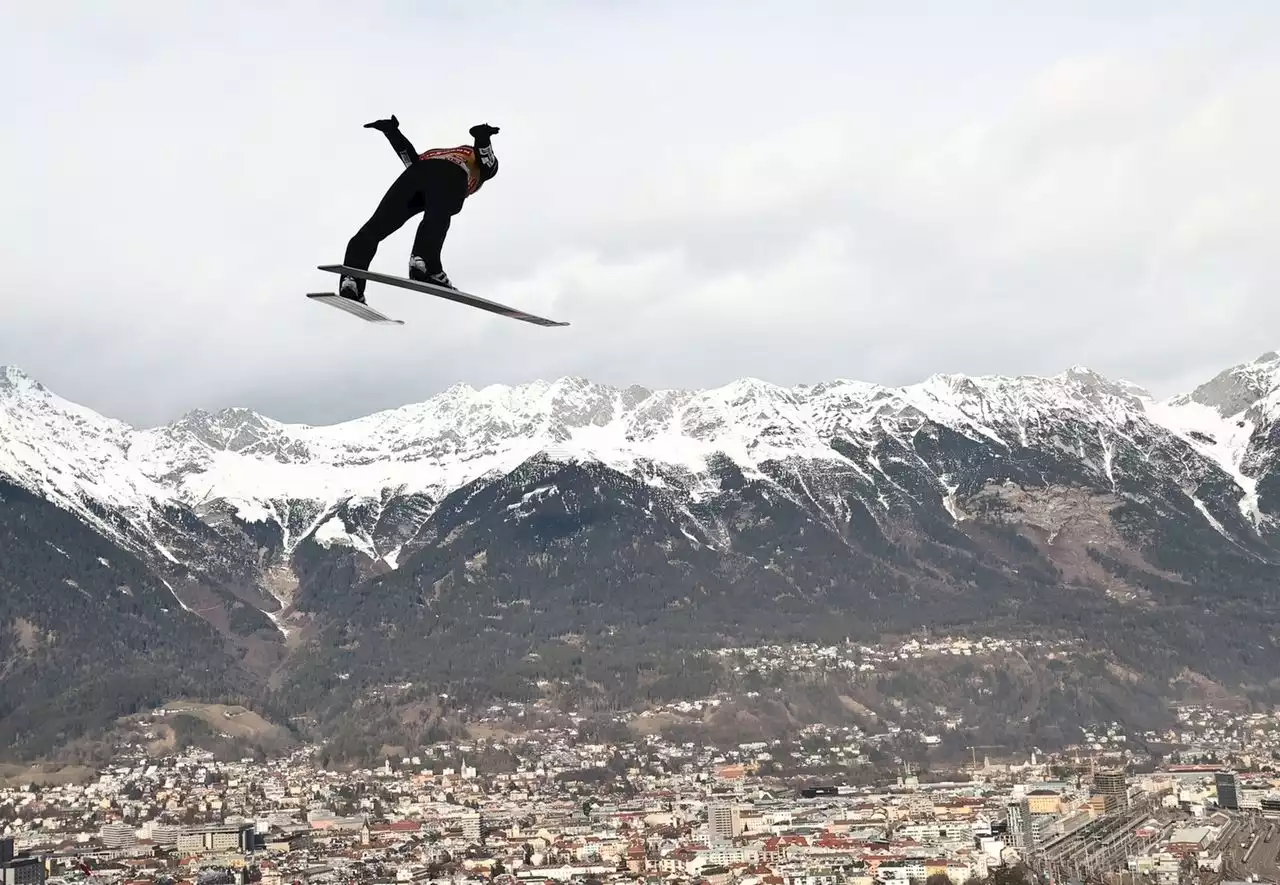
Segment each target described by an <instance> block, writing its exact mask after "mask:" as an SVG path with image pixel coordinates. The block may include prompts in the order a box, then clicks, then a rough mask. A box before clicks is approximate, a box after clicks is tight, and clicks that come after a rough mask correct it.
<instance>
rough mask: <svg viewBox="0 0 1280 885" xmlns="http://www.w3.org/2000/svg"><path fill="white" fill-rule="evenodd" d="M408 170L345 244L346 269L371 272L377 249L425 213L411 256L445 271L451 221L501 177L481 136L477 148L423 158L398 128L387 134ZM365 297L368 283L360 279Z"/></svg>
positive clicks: (433, 270)
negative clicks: (443, 254)
mask: <svg viewBox="0 0 1280 885" xmlns="http://www.w3.org/2000/svg"><path fill="white" fill-rule="evenodd" d="M383 134H385V135H386V136H387V140H388V141H389V142H391V147H392V148H393V149H394V150H395V152H396V155H397V156H399V157H400V159H401V161H402V162H403V163H404V166H405V168H404V171H403V172H401V173H400V175H399V177H398V178H396V180H395V181H393V182H392V183H391V186H390V187H389V188H387V192H386V194H384V195H383V197H382V201H381V202H380V203H378V207H377V208H376V209H374V211H373V215H371V216H370V217H369V220H368V221H366V222H365V223H364V225H363V226H362V227H361V228H360V230H358V231H357V232H356V235H355V236H353V237H352V238H351V241H350V242H349V243H347V251H346V255H345V256H344V258H343V262H342V263H343V264H345V265H347V266H348V267H355V268H359V269H360V270H368V269H369V264H370V262H372V261H373V257H374V255H376V254H377V251H378V245H379V244H380V243H381V242H382V241H383V240H385V239H386V238H387V237H389V236H391V235H392V234H393V233H395V232H396V231H398V230H399V229H400V228H401V227H403V226H404V223H405V222H406V221H408V220H409V219H410V218H412V217H413V216H414V215H417V214H418V213H419V212H421V213H422V221H421V222H419V223H418V232H417V234H416V235H415V236H414V238H413V257H414V258H420V259H422V261H423V263H424V264H425V265H426V269H427V273H431V274H435V273H440V272H441V271H443V270H444V268H443V267H442V266H441V262H440V252H441V250H442V249H443V247H444V239H445V235H446V234H448V232H449V223H450V222H451V221H452V219H453V216H454V215H457V214H458V213H459V212H461V211H462V204H463V202H464V201H465V200H466V199H467V197H469V196H471V195H472V194H474V193H475V192H476V191H478V190H479V189H480V187H481V186H482V185H483V184H484V183H485V182H486V181H488V180H489V179H490V178H493V177H494V176H495V175H497V174H498V158H497V157H496V156H495V155H494V152H493V144H492V143H491V140H490V137H489V136H488V135H481V136H477V137H476V139H475V144H474V145H465V144H464V145H459V146H458V147H449V148H435V149H432V150H429V151H424V152H423V153H421V154H419V153H418V152H417V151H416V150H415V149H414V147H413V145H412V144H411V143H410V142H409V139H408V138H406V137H405V135H404V133H402V132H401V131H400V129H399V127H396V128H393V129H390V130H384V133H383ZM359 282H360V291H361V293H362V294H363V291H364V285H363V283H364V281H363V280H360V281H359Z"/></svg>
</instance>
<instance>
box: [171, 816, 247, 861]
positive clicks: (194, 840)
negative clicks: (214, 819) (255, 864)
mask: <svg viewBox="0 0 1280 885" xmlns="http://www.w3.org/2000/svg"><path fill="white" fill-rule="evenodd" d="M254 842H255V836H254V826H253V824H250V823H245V824H212V825H209V826H203V827H191V828H184V829H183V830H182V831H181V832H180V833H179V834H178V839H177V846H178V851H179V852H180V853H182V854H208V853H212V852H220V851H252V850H253V847H254Z"/></svg>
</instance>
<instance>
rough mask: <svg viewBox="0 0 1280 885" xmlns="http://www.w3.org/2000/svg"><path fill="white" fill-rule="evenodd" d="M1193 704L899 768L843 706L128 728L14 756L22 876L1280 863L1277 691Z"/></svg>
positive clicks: (921, 871)
mask: <svg viewBox="0 0 1280 885" xmlns="http://www.w3.org/2000/svg"><path fill="white" fill-rule="evenodd" d="M172 713H173V711H172V710H166V709H160V710H155V711H152V712H151V713H150V714H147V715H145V716H142V717H139V719H140V722H141V724H142V726H144V727H145V726H146V725H148V724H149V723H157V722H159V721H161V720H163V719H164V717H165V716H167V715H171V714H172ZM224 715H228V716H230V715H233V714H231V713H227V714H224ZM1178 719H1179V726H1178V728H1176V729H1173V730H1171V731H1170V732H1169V733H1167V734H1164V735H1153V736H1148V739H1151V738H1158V739H1161V740H1163V741H1164V742H1165V743H1164V744H1163V746H1169V747H1175V748H1176V749H1175V750H1174V751H1173V752H1170V753H1169V754H1168V755H1166V756H1164V757H1162V758H1156V757H1154V756H1152V755H1151V754H1148V753H1145V752H1142V751H1140V750H1137V749H1134V748H1133V747H1134V746H1136V745H1137V744H1138V741H1136V740H1126V738H1125V736H1124V735H1122V734H1119V733H1117V729H1116V728H1115V727H1109V726H1106V725H1100V726H1098V727H1097V728H1096V729H1094V731H1093V733H1092V737H1093V738H1094V739H1093V740H1092V741H1091V742H1089V743H1088V744H1083V745H1080V746H1076V747H1073V748H1069V749H1068V750H1066V751H1063V752H1057V753H1050V754H1045V753H1039V752H1031V753H1029V754H1026V755H1015V756H1011V755H1009V754H1003V755H999V756H993V755H991V753H990V749H991V748H987V747H978V746H972V747H968V748H967V750H968V753H967V755H968V756H969V757H970V758H969V759H968V760H967V761H966V762H965V763H964V764H962V765H956V766H952V767H951V768H947V767H945V766H939V767H938V768H937V769H936V770H926V769H922V768H921V767H920V766H919V764H918V763H916V764H913V763H911V762H909V761H906V760H902V759H899V760H895V761H896V762H897V764H898V769H899V770H898V773H897V774H896V775H886V776H883V777H878V778H877V777H875V776H874V775H872V776H868V775H870V774H871V772H869V770H868V769H867V763H866V762H865V755H863V754H859V753H858V752H857V751H858V750H859V747H858V746H853V747H852V748H851V747H850V746H849V741H850V740H851V739H850V738H849V736H848V735H847V734H845V733H843V730H841V729H825V728H823V727H821V726H813V727H811V728H809V729H807V734H806V736H805V738H804V740H803V747H802V748H801V747H798V746H795V745H794V744H793V743H792V742H783V741H772V742H770V741H754V742H749V743H742V744H739V745H737V746H731V747H724V748H712V747H705V746H701V745H697V744H693V743H687V742H686V743H680V742H675V741H672V740H669V739H667V738H664V737H662V736H661V735H658V734H653V735H648V736H644V737H640V738H638V739H637V740H635V741H633V742H626V743H601V742H598V741H595V740H592V739H591V736H590V735H588V734H585V733H584V732H583V730H581V729H575V728H572V727H556V728H550V729H543V730H531V731H528V732H525V733H521V734H519V735H498V734H496V733H495V734H494V735H489V736H486V737H484V738H483V739H477V740H473V741H465V742H451V743H440V744H436V745H433V746H429V747H424V748H421V749H420V750H419V751H417V753H416V755H412V756H407V757H405V756H398V757H396V758H386V759H385V760H384V761H383V762H382V763H381V764H379V765H377V766H374V767H369V768H344V769H342V770H333V769H331V768H326V767H325V766H324V765H323V764H322V761H323V758H324V750H323V747H322V746H307V747H303V748H300V749H295V750H292V751H290V752H289V753H288V754H286V755H282V756H279V757H277V758H270V757H264V756H262V755H261V754H259V757H258V758H244V759H239V760H223V759H220V758H217V757H215V755H214V754H213V753H211V752H209V751H207V750H201V749H196V748H193V747H187V748H185V749H181V750H174V751H173V752H170V753H167V754H163V755H157V754H156V753H155V750H154V747H148V746H145V745H144V744H141V743H137V742H131V741H122V743H121V744H120V745H119V746H118V747H117V748H116V757H115V759H114V760H113V763H112V764H111V765H109V766H107V767H103V768H99V769H96V770H91V769H82V770H80V771H79V772H78V773H70V770H64V771H62V772H52V771H46V772H41V773H39V774H37V773H29V774H28V776H27V778H26V780H24V779H23V777H21V776H19V777H16V778H10V779H9V781H8V786H7V787H5V788H3V789H2V790H0V833H2V834H3V836H2V838H3V842H0V850H2V851H3V861H2V866H3V874H4V883H5V885H44V883H71V882H85V881H87V882H94V883H96V882H102V883H108V885H151V883H155V885H184V883H199V885H215V883H235V885H241V883H248V882H261V883H264V885H288V883H308V885H311V883H393V882H394V883H400V882H403V883H437V882H464V881H469V882H482V881H488V882H501V883H513V882H515V881H522V882H529V883H544V882H545V883H550V882H583V883H587V882H590V883H594V885H599V883H608V882H617V883H622V882H641V881H643V882H646V883H658V882H666V883H677V882H679V883H687V885H695V883H697V885H701V883H706V885H840V883H848V885H873V883H882V882H911V883H915V885H920V883H928V885H947V883H948V882H949V883H953V885H966V883H967V885H976V883H978V882H982V883H990V885H1009V883H1022V882H1026V883H1055V885H1056V883H1082V882H1105V883H1109V885H1137V883H1152V885H1182V883H1198V885H1220V883H1224V882H1226V883H1230V882H1244V881H1249V882H1276V881H1278V880H1280V868H1278V867H1277V852H1278V851H1280V712H1277V713H1274V714H1266V713H1253V714H1239V713H1237V714H1231V713H1226V712H1222V711H1217V710H1214V709H1212V708H1208V707H1183V708H1181V709H1179V711H1178ZM871 737H874V736H871ZM784 744H785V745H784ZM851 749H852V750H853V751H854V752H853V754H852V755H851V753H850V750H851ZM784 753H785V754H786V755H787V756H788V758H791V759H792V760H794V761H795V765H794V766H793V767H791V768H790V769H789V770H788V771H787V773H786V774H785V775H784V774H782V773H781V772H780V769H779V768H778V766H777V765H776V758H777V757H778V756H779V755H780V754H784Z"/></svg>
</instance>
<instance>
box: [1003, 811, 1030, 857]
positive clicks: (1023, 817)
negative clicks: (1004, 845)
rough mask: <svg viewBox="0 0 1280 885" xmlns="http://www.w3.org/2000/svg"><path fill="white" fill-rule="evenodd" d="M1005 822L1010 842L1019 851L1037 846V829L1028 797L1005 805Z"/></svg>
mask: <svg viewBox="0 0 1280 885" xmlns="http://www.w3.org/2000/svg"><path fill="white" fill-rule="evenodd" d="M1004 817H1005V823H1006V824H1008V827H1009V831H1008V834H1007V835H1008V843H1009V845H1010V846H1012V847H1013V848H1016V849H1018V850H1019V851H1024V852H1025V851H1029V850H1030V849H1032V848H1034V847H1035V844H1036V843H1035V831H1034V827H1033V824H1032V820H1031V803H1029V802H1028V801H1027V800H1026V799H1021V800H1019V801H1017V802H1010V803H1009V804H1008V805H1006V806H1005V807H1004Z"/></svg>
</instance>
